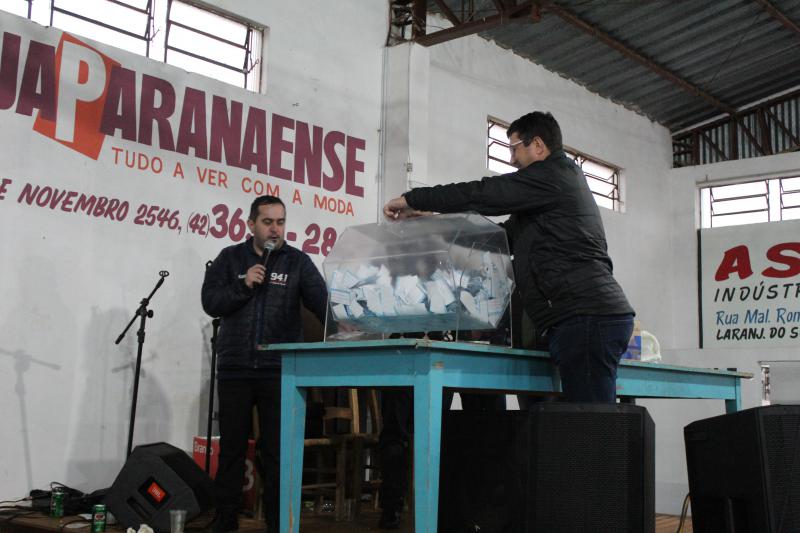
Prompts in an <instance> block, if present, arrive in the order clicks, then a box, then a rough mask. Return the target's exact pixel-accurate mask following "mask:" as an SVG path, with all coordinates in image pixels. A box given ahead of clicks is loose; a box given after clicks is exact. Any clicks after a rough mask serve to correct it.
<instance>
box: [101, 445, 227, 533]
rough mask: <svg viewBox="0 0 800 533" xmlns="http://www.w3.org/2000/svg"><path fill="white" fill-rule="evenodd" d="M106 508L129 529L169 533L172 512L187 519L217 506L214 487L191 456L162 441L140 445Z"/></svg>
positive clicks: (119, 478) (108, 498)
mask: <svg viewBox="0 0 800 533" xmlns="http://www.w3.org/2000/svg"><path fill="white" fill-rule="evenodd" d="M106 505H107V506H108V510H109V511H111V512H112V513H113V514H114V516H115V517H116V518H117V520H118V521H119V522H120V523H121V524H122V525H123V526H125V527H126V528H128V527H132V528H134V529H138V527H139V525H140V524H147V525H149V526H150V527H151V528H153V529H154V530H155V531H157V532H168V531H169V529H170V525H169V511H170V509H185V510H186V520H187V521H188V520H191V519H192V518H194V517H196V516H197V515H199V514H200V513H201V512H203V511H205V510H207V509H210V508H211V507H213V505H214V486H213V483H212V481H211V479H210V478H209V477H208V476H207V475H206V473H205V472H204V471H203V470H202V469H201V468H200V467H199V466H197V464H196V463H195V462H194V461H193V460H192V458H191V457H189V455H188V454H186V453H185V452H183V451H182V450H179V449H178V448H176V447H174V446H171V445H169V444H166V443H163V442H160V443H156V444H147V445H143V446H137V447H136V448H135V449H134V450H133V452H132V453H131V455H130V457H128V460H127V461H126V462H125V466H123V467H122V470H120V473H119V475H117V479H116V480H115V481H114V484H113V485H112V486H111V489H110V490H109V492H108V495H107V496H106Z"/></svg>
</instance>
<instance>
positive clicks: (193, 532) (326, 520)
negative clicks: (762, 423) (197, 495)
mask: <svg viewBox="0 0 800 533" xmlns="http://www.w3.org/2000/svg"><path fill="white" fill-rule="evenodd" d="M379 516H380V514H379V512H378V511H374V510H372V509H370V508H367V509H363V510H362V512H361V514H360V515H359V517H358V518H357V519H356V520H354V521H352V522H336V521H335V520H334V519H333V516H324V515H318V516H315V515H314V514H313V513H311V512H310V511H309V512H308V513H304V514H303V515H301V519H300V531H301V533H366V532H380V531H384V530H382V529H378V527H377V523H378V517H379ZM7 518H8V517H7V516H3V517H0V533H51V532H59V533H89V531H90V530H91V529H90V527H89V525H88V524H85V523H81V522H73V523H71V524H70V523H68V522H71V521H74V520H76V517H67V518H66V519H62V520H59V519H57V518H49V517H45V516H42V515H38V514H34V515H28V516H18V517H16V518H13V519H12V520H7ZM210 521H211V516H201V517H198V518H197V519H195V520H193V521H192V522H190V523H189V524H187V527H186V533H202V532H204V531H207V529H206V527H205V526H207V524H208V523H209V522H210ZM678 522H679V519H678V517H677V516H670V515H656V533H675V532H676V531H677V530H678ZM239 526H240V529H239V531H241V532H242V533H264V523H263V522H260V521H258V520H254V519H251V518H242V519H240V521H239ZM413 530H414V528H413V527H412V526H411V524H410V523H409V521H408V520H406V521H404V523H403V527H401V528H400V529H398V530H395V531H398V532H400V533H413ZM106 531H107V533H121V532H122V531H123V530H122V529H121V528H117V527H109V528H108V529H107V530H106ZM691 532H692V522H691V518H687V519H686V523H685V524H684V528H683V532H682V533H691Z"/></svg>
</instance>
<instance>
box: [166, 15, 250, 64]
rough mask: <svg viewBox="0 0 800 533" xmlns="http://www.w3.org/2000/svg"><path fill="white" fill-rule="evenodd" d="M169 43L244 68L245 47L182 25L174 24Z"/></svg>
mask: <svg viewBox="0 0 800 533" xmlns="http://www.w3.org/2000/svg"><path fill="white" fill-rule="evenodd" d="M242 44H244V41H242ZM169 45H170V46H173V47H175V48H180V49H181V50H185V51H187V52H192V53H193V54H197V55H201V56H203V57H207V58H209V59H213V60H214V61H219V62H220V63H225V64H226V65H230V66H232V67H235V68H237V69H240V70H241V69H243V68H244V56H245V51H244V49H242V48H237V47H235V46H231V45H230V44H227V43H223V42H220V41H217V40H216V39H212V38H211V37H206V36H205V35H200V34H199V33H196V32H193V31H191V30H187V29H186V28H181V27H180V26H174V25H173V26H172V27H171V28H170V30H169Z"/></svg>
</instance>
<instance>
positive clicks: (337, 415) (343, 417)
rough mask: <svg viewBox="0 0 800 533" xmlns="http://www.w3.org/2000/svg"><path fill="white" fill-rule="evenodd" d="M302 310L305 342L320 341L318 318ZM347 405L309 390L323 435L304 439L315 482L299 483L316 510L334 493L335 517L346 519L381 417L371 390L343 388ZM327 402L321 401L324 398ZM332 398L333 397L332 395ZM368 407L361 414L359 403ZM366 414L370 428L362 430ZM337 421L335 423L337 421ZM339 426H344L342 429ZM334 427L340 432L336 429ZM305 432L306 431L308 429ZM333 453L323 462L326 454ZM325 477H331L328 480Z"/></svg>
mask: <svg viewBox="0 0 800 533" xmlns="http://www.w3.org/2000/svg"><path fill="white" fill-rule="evenodd" d="M302 312H303V331H304V339H305V340H306V342H318V341H321V340H323V337H324V332H323V329H322V325H321V324H319V321H318V320H316V318H315V317H314V316H313V315H312V314H311V313H310V312H308V311H307V310H306V309H303V310H302ZM345 395H346V401H345V402H342V403H345V404H346V406H340V405H337V402H335V400H333V398H335V397H336V396H337V395H336V394H333V395H331V394H327V395H323V392H322V390H321V389H319V388H313V389H311V390H310V391H309V398H308V400H309V402H315V403H321V404H322V405H323V409H324V410H323V414H322V428H323V430H322V435H321V436H317V437H313V438H306V439H305V441H304V445H305V448H306V449H307V450H310V451H313V452H314V453H312V454H310V455H313V463H314V464H313V465H308V464H307V466H306V467H305V468H304V471H305V472H306V473H307V474H313V476H314V481H313V482H312V483H306V484H305V485H303V486H302V491H303V492H304V493H305V494H309V493H310V494H314V495H315V496H316V500H317V505H316V506H315V508H316V509H319V508H320V505H319V504H320V503H321V502H322V499H323V498H324V496H326V495H328V494H332V495H333V500H334V506H335V516H336V520H346V519H348V518H352V517H354V516H356V515H357V514H358V510H359V507H360V502H361V493H362V490H363V481H364V469H365V465H364V463H365V461H364V458H365V450H366V449H367V448H368V447H370V446H373V445H375V444H377V442H378V435H379V434H380V421H381V418H380V416H379V412H378V409H379V407H378V400H377V394H376V392H375V390H374V389H365V390H363V391H359V390H358V389H355V388H350V389H345ZM359 395H362V397H363V396H364V395H366V396H365V399H366V402H365V400H363V399H362V401H361V402H359ZM326 396H327V398H325V399H326V400H327V401H323V398H324V397H326ZM332 397H333V398H332ZM364 403H365V407H366V408H367V412H366V413H365V414H366V416H362V409H361V407H362V404H364ZM367 417H369V426H370V430H369V431H365V426H366V425H367ZM337 422H338V423H337ZM341 426H344V427H343V428H342V427H341ZM337 427H339V428H340V429H343V431H337ZM307 433H308V432H307ZM330 455H332V456H333V460H332V463H333V464H332V465H331V464H330V463H331V461H328V464H326V456H330ZM327 478H333V479H332V480H329V479H327ZM348 495H349V497H350V499H351V502H352V503H351V504H350V506H351V510H350V513H351V514H350V516H348V512H347V509H346V508H345V507H346V505H345V502H346V500H347V499H348Z"/></svg>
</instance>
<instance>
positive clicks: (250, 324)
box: [202, 237, 327, 378]
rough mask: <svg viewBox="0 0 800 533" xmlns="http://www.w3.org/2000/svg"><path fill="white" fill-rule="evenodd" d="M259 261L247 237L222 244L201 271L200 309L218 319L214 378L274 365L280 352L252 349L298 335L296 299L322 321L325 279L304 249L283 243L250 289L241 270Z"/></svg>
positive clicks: (300, 329)
mask: <svg viewBox="0 0 800 533" xmlns="http://www.w3.org/2000/svg"><path fill="white" fill-rule="evenodd" d="M260 262H262V257H260V256H259V255H258V254H256V252H255V250H254V249H253V241H252V237H250V238H249V239H247V241H245V242H243V243H241V244H236V245H234V246H229V247H227V248H225V249H223V250H222V251H221V252H220V254H219V256H217V258H216V259H215V260H214V262H213V263H212V264H211V266H210V267H209V268H208V269H207V270H206V275H205V279H204V281H203V290H202V301H203V309H204V310H205V312H206V313H208V314H209V315H211V316H218V317H221V318H222V322H221V324H220V330H219V335H218V338H217V369H218V371H219V377H220V378H226V377H232V376H234V375H235V377H241V376H242V374H243V371H246V370H269V369H273V370H274V369H278V368H280V365H281V359H280V354H278V353H275V352H270V351H264V350H263V349H261V350H259V349H258V348H259V347H260V346H263V345H265V344H272V343H278V342H299V341H301V340H302V339H303V324H302V320H301V317H300V303H301V302H302V303H303V305H304V306H305V307H306V308H307V309H308V310H309V311H311V312H312V313H314V315H315V316H316V317H317V318H318V319H319V320H320V321H321V322H322V323H323V324H324V323H325V312H326V309H327V289H326V287H325V281H324V280H323V279H322V276H321V275H320V273H319V270H317V267H316V266H315V265H314V263H312V262H311V258H309V257H308V255H307V254H305V253H304V252H301V251H300V250H298V249H297V248H293V247H292V246H289V245H288V244H287V243H284V244H283V246H281V247H280V248H278V249H277V250H275V251H273V252H272V253H271V254H270V257H269V263H268V264H267V276H266V281H265V282H264V283H263V284H261V285H255V286H254V287H253V288H252V289H250V288H248V287H247V285H246V284H245V282H244V274H245V273H246V272H247V269H249V268H250V267H251V266H253V265H254V264H256V263H260Z"/></svg>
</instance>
